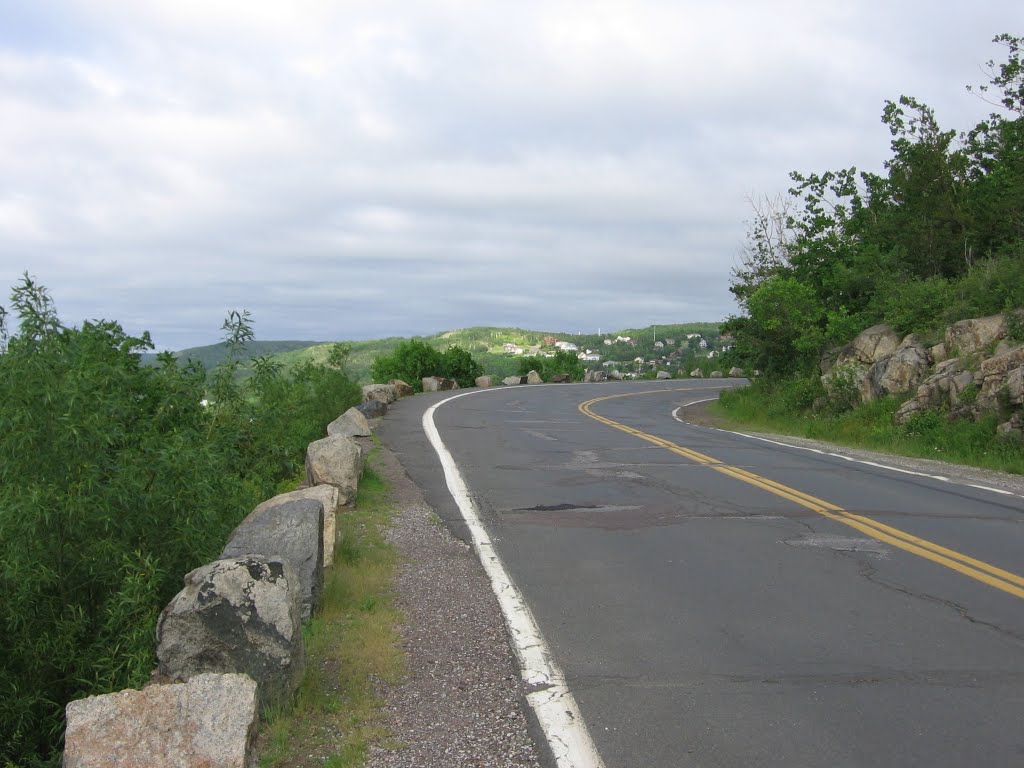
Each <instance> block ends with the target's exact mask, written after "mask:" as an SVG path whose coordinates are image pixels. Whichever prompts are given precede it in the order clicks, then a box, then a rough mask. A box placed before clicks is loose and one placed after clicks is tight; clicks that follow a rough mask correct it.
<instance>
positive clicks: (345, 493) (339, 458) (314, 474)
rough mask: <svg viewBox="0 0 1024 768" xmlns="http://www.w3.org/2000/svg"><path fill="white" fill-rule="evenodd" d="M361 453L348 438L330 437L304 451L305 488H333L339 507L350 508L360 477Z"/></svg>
mask: <svg viewBox="0 0 1024 768" xmlns="http://www.w3.org/2000/svg"><path fill="white" fill-rule="evenodd" d="M364 461H365V459H364V457H363V449H362V447H361V446H360V445H359V444H358V443H357V442H356V441H355V440H353V439H352V438H350V437H342V436H340V435H331V436H330V437H325V438H323V439H321V440H314V441H313V442H312V443H310V444H309V445H308V446H307V447H306V483H307V485H324V484H326V485H333V486H334V487H335V488H337V489H338V492H339V499H340V503H342V504H351V503H352V502H353V501H355V500H356V493H357V492H358V491H359V478H360V477H362V476H363V464H364Z"/></svg>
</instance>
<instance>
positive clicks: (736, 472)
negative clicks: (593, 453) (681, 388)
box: [579, 389, 1024, 598]
mask: <svg viewBox="0 0 1024 768" xmlns="http://www.w3.org/2000/svg"><path fill="white" fill-rule="evenodd" d="M675 391H678V390H672V389H652V390H646V391H644V392H626V393H624V394H619V395H608V396H606V397H595V398H594V399H592V400H587V401H586V402H585V403H581V404H580V406H579V410H580V412H581V413H583V414H585V415H586V416H589V417H590V418H592V419H595V420H597V421H599V422H601V423H602V424H607V425H608V426H609V427H613V428H614V429H618V430H620V431H622V432H625V433H626V434H629V435H633V436H634V437H638V438H640V439H641V440H646V441H647V442H649V443H654V444H655V445H657V446H658V447H660V448H664V449H665V450H668V451H671V452H672V453H674V454H676V455H678V456H682V457H683V458H685V459H689V460H690V461H693V462H696V463H697V464H703V465H705V466H707V467H710V468H711V469H713V470H715V471H716V472H721V473H722V474H723V475H728V476H729V477H733V478H735V479H737V480H741V481H742V482H744V483H748V484H749V485H753V486H755V487H757V488H761V489H763V490H765V491H768V493H772V494H774V495H776V496H779V497H781V498H783V499H786V500H788V501H792V502H793V503H794V504H797V505H799V506H801V507H803V508H804V509H808V510H810V511H812V512H817V513H818V514H819V515H821V516H822V517H827V518H828V519H830V520H835V521H836V522H838V523H842V524H843V525H848V526H850V527H851V528H856V529H857V530H858V531H860V532H861V533H865V534H867V535H868V536H870V537H872V538H874V539H878V540H879V541H884V542H886V543H887V544H891V545H892V546H894V547H898V548H899V549H902V550H904V551H905V552H910V553H911V554H914V555H917V556H919V557H923V558H925V559H926V560H931V561H932V562H933V563H938V564H939V565H943V566H945V567H946V568H951V569H953V570H954V571H957V572H959V573H962V574H963V575H965V576H969V577H970V578H972V579H975V580H976V581H980V582H982V583H983V584H988V585H989V586H990V587H995V588H996V589H1000V590H1002V591H1003V592H1008V593H1009V594H1011V595H1015V596H1016V597H1020V598H1024V577H1022V576H1018V575H1017V574H1015V573H1011V572H1010V571H1006V570H1003V569H1002V568H998V567H996V566H994V565H992V564H990V563H986V562H984V561H983V560H977V559H975V558H973V557H969V556H968V555H964V554H962V553H960V552H957V551H955V550H952V549H948V548H946V547H943V546H941V545H939V544H936V543H934V542H931V541H928V540H927V539H922V538H920V537H919V536H914V535H913V534H910V533H907V532H906V531H903V530H900V529H899V528H894V527H893V526H891V525H886V524H885V523H880V522H878V521H877V520H872V519H871V518H870V517H865V516H864V515H858V514H855V513H853V512H847V511H846V510H845V509H843V508H842V507H837V506H836V505H835V504H830V503H829V502H827V501H823V500H821V499H819V498H816V497H814V496H811V495H810V494H807V493H804V492H803V491H798V490H796V489H795V488H790V487H789V486H786V485H783V484H782V483H777V482H775V481H774V480H769V479H768V478H766V477H761V476H760V475H756V474H754V473H753V472H748V471H747V470H745V469H741V468H739V467H733V466H729V465H728V464H724V463H723V462H721V461H719V460H718V459H715V458H713V457H711V456H706V455H704V454H703V453H698V452H697V451H694V450H691V449H689V448H685V447H683V446H681V445H678V444H676V443H673V442H672V441H670V440H665V439H664V438H661V437H657V436H655V435H650V434H648V433H646V432H642V431H641V430H639V429H634V428H633V427H629V426H626V425H625V424H621V423H619V422H617V421H613V420H612V419H609V418H606V417H604V416H601V415H600V414H598V413H594V411H593V410H592V406H593V405H594V404H595V403H600V402H602V401H604V400H614V399H615V398H619V397H632V396H634V395H648V394H655V393H658V392H675Z"/></svg>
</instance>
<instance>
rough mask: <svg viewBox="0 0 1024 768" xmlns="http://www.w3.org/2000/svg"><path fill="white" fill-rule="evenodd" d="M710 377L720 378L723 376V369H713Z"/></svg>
mask: <svg viewBox="0 0 1024 768" xmlns="http://www.w3.org/2000/svg"><path fill="white" fill-rule="evenodd" d="M709 377H710V378H712V379H720V378H722V372H721V371H712V372H711V373H710V374H709Z"/></svg>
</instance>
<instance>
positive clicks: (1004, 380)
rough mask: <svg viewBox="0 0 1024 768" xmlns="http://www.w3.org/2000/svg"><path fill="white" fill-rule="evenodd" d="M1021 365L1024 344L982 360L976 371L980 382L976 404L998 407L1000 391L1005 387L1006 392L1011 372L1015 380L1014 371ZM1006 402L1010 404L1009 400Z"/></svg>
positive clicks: (988, 407)
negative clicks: (979, 367)
mask: <svg viewBox="0 0 1024 768" xmlns="http://www.w3.org/2000/svg"><path fill="white" fill-rule="evenodd" d="M1022 365H1024V345H1021V346H1019V347H1016V348H1014V349H1011V350H1010V351H1009V352H1004V353H1003V354H1001V355H996V356H995V357H990V358H989V359H988V360H983V361H982V363H981V369H980V370H979V372H978V379H979V380H980V382H981V385H980V387H979V390H978V406H979V407H980V408H984V409H990V410H991V409H996V408H998V407H999V405H1000V403H999V397H1000V393H1001V392H1003V390H1004V389H1006V390H1007V394H1008V390H1009V385H1010V376H1011V374H1013V376H1014V380H1016V377H1017V375H1019V374H1015V373H1014V371H1015V370H1016V369H1018V368H1020V367H1021V366H1022ZM1008 404H1011V403H1010V402H1009V400H1008ZM1015 404H1019V403H1015Z"/></svg>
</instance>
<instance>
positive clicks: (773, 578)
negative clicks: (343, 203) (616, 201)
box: [379, 380, 1024, 767]
mask: <svg viewBox="0 0 1024 768" xmlns="http://www.w3.org/2000/svg"><path fill="white" fill-rule="evenodd" d="M733 383H735V382H729V381H700V380H689V381H679V382H649V383H622V384H607V385H603V386H551V387H513V388H507V389H499V390H493V391H485V392H480V393H474V394H472V395H469V396H465V397H461V398H458V399H457V400H452V401H450V402H447V403H445V404H444V405H442V406H441V407H439V408H438V409H437V410H436V412H435V413H434V415H433V416H434V418H433V421H434V423H435V424H436V427H437V430H438V433H439V435H440V436H441V438H442V440H443V441H444V443H445V444H446V446H447V448H448V450H449V451H450V452H451V455H452V457H453V460H454V462H455V463H456V464H457V465H458V467H459V470H460V472H461V474H462V476H463V477H464V478H465V482H466V484H467V486H468V488H469V491H470V493H471V494H472V497H473V500H474V503H475V505H476V508H477V509H478V511H479V514H480V516H481V520H482V523H483V526H484V527H485V528H486V531H487V533H488V536H489V540H490V542H491V543H492V544H493V546H494V548H495V551H496V552H497V554H498V555H499V556H500V559H501V560H502V561H503V562H504V564H505V567H506V568H507V570H508V571H509V573H510V575H511V578H512V580H513V581H514V582H515V584H516V586H517V587H518V589H519V591H520V592H521V594H522V595H523V596H524V598H525V600H526V602H527V603H528V605H529V608H530V611H531V612H532V615H533V616H534V617H535V619H536V622H537V625H538V628H539V631H540V633H541V634H542V635H543V637H544V638H545V640H546V642H547V645H548V647H549V648H550V650H551V653H552V656H553V659H554V661H555V662H556V663H557V665H558V667H559V668H560V669H561V670H562V672H563V673H564V676H565V680H566V682H567V684H568V686H569V688H570V690H571V691H572V692H573V694H574V695H575V699H576V701H577V702H578V705H579V709H580V712H581V714H582V717H583V719H584V721H585V722H586V724H587V726H588V728H589V731H590V734H591V736H592V738H593V742H594V744H595V745H596V748H597V750H598V752H599V753H600V755H601V757H602V758H603V760H604V762H605V764H606V765H607V766H609V767H611V766H684V765H694V766H737V765H759V766H761V765H764V766H797V765H799V766H804V765H808V766H812V765H813V766H816V765H830V766H865V765H871V766H885V765H893V766H895V765H900V766H908V765H928V766H963V765H971V764H975V763H984V764H986V765H992V766H1001V765H1006V766H1020V765H1024V732H1022V729H1021V728H1020V723H1021V722H1024V610H1022V609H1024V599H1022V596H1024V593H1022V590H1024V579H1022V578H1021V573H1022V570H1024V569H1022V565H1024V555H1022V553H1024V499H1021V498H1019V497H1015V496H1007V495H1001V494H997V493H994V492H991V491H986V490H983V489H979V488H972V487H968V486H962V485H956V484H952V483H948V482H942V481H940V480H935V479H932V478H929V477H925V476H919V475H910V474H904V473H899V472H892V471H888V470H886V469H884V468H881V467H876V466H870V465H867V464H857V463H852V462H848V461H843V460H842V459H839V458H835V457H830V456H825V455H818V454H812V453H808V452H806V451H798V450H792V449H788V448H785V447H783V446H779V445H774V444H770V443H765V442H763V441H756V440H751V439H748V438H745V437H739V436H735V435H732V434H730V433H725V432H721V431H718V430H711V429H706V428H700V427H694V426H690V425H686V424H683V423H680V422H679V421H677V420H675V419H673V417H672V414H673V411H675V410H676V409H677V408H678V407H679V406H681V405H685V404H686V403H689V402H693V401H695V400H699V399H704V398H708V397H714V396H716V395H717V391H718V389H719V388H720V387H722V386H728V385H731V384H733ZM445 395H446V396H447V395H448V393H445ZM443 399H446V398H445V397H442V396H440V395H430V396H421V397H417V398H413V399H411V400H407V401H402V402H401V403H399V404H396V405H395V406H393V408H392V412H391V413H390V414H389V416H388V418H387V419H386V420H385V422H384V424H382V426H381V428H380V430H379V434H380V435H381V437H382V439H383V440H384V441H385V443H387V444H388V445H389V447H390V448H392V450H395V451H396V453H398V454H399V457H400V459H401V460H402V463H403V465H404V466H405V467H406V469H407V471H409V473H410V474H411V475H412V476H413V478H414V479H415V480H416V481H417V482H418V483H419V484H420V485H421V487H423V488H424V491H425V493H426V495H427V497H428V501H430V502H431V504H432V505H433V506H434V508H435V509H437V510H438V513H439V514H441V515H442V517H445V518H446V519H447V520H448V521H449V523H450V525H451V527H452V528H453V530H455V531H456V532H461V533H462V534H463V535H465V530H464V527H463V526H462V525H461V524H460V516H459V512H458V509H457V508H456V507H455V504H454V502H453V500H452V499H451V496H450V494H448V492H447V486H446V484H445V483H444V480H443V477H442V476H441V474H440V472H439V465H438V462H437V459H436V456H435V455H433V452H432V451H431V450H430V448H429V446H427V445H426V438H425V437H424V435H423V431H422V427H421V426H420V423H419V420H420V418H421V417H422V413H423V412H424V411H425V410H426V408H427V407H428V406H430V405H432V404H434V403H437V402H439V401H440V400H443Z"/></svg>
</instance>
